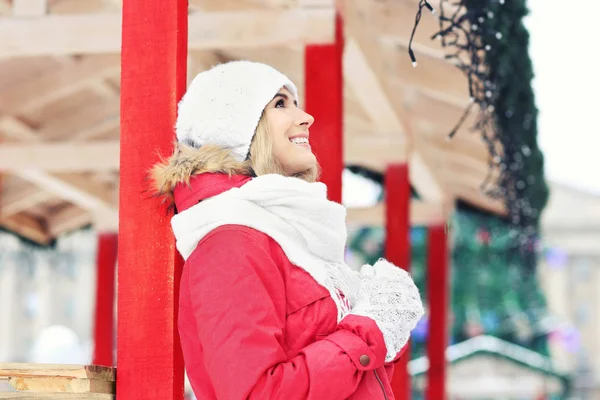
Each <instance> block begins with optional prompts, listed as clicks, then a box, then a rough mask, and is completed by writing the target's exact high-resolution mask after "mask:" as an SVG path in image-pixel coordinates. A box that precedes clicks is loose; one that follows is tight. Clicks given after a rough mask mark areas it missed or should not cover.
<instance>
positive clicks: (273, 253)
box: [174, 174, 394, 400]
mask: <svg viewBox="0 0 600 400" xmlns="http://www.w3.org/2000/svg"><path fill="white" fill-rule="evenodd" d="M249 179H250V178H248V177H243V176H233V177H232V178H229V177H228V175H225V174H201V175H197V176H196V177H194V178H192V183H191V186H190V187H187V186H184V185H181V186H178V187H177V188H176V190H175V193H174V197H175V202H176V205H177V209H178V210H179V211H183V210H185V209H187V208H189V207H191V206H192V205H194V204H196V203H198V201H200V200H202V199H205V198H208V197H211V196H214V195H216V194H219V193H221V192H223V191H226V190H228V189H230V188H232V187H239V186H242V185H243V184H244V183H245V182H247V181H248V180H249ZM336 316H337V309H336V305H335V303H334V301H333V300H332V299H331V297H330V296H329V292H328V291H327V289H325V288H324V287H322V286H320V285H319V284H318V283H317V282H316V281H315V280H314V279H313V278H312V277H311V276H310V275H309V274H308V273H307V272H305V271H304V270H303V269H302V268H299V267H297V266H295V265H293V264H291V263H290V261H289V260H288V259H287V257H286V256H285V254H284V252H283V250H282V249H281V247H280V246H279V245H278V244H277V243H276V242H275V241H274V240H273V239H271V238H270V237H269V236H267V235H265V234H264V233H261V232H259V231H257V230H254V229H251V228H248V227H244V226H239V225H225V226H221V227H219V228H217V229H215V230H214V231H212V232H211V233H209V234H208V235H207V236H205V237H204V238H203V239H202V240H201V241H200V243H199V244H198V246H197V248H196V250H195V251H194V252H193V253H192V254H191V256H190V257H189V258H188V260H187V261H186V263H185V267H184V271H183V277H182V280H181V292H180V304H179V320H178V324H179V333H180V336H181V344H182V348H183V355H184V358H185V365H186V370H187V374H188V377H189V380H190V383H191V385H192V388H193V390H194V393H195V395H196V396H197V397H198V399H202V400H212V399H218V400H242V399H260V400H266V399H284V400H295V399H298V400H300V399H311V400H337V399H340V400H341V399H360V400H369V399H388V400H391V399H393V398H394V395H393V393H392V390H391V387H390V380H391V378H392V374H393V364H392V363H388V364H384V358H385V354H386V348H385V344H384V341H383V335H382V334H381V332H380V331H379V329H378V328H377V326H376V324H375V322H374V321H373V320H372V319H370V318H366V317H362V316H354V315H350V316H348V317H346V318H344V319H343V320H342V321H341V322H340V323H339V324H338V323H337V322H336Z"/></svg>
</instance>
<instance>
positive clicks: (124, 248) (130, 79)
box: [0, 0, 504, 398]
mask: <svg viewBox="0 0 600 400" xmlns="http://www.w3.org/2000/svg"><path fill="white" fill-rule="evenodd" d="M431 3H432V4H433V5H434V6H436V2H435V1H432V2H431ZM417 4H418V1H417V0H382V1H371V0H340V1H338V2H337V3H335V2H334V0H219V1H217V0H190V1H189V9H188V2H187V1H185V0H164V1H154V2H151V1H150V2H149V1H145V2H144V5H143V6H142V4H141V3H139V2H138V1H137V0H12V1H9V0H0V93H1V96H0V140H1V141H2V145H1V146H0V172H2V173H3V175H4V179H3V180H2V186H1V190H0V193H1V196H0V226H2V227H3V228H5V229H8V230H10V231H13V232H15V233H17V234H20V235H21V236H24V237H26V238H29V239H31V240H33V241H36V242H38V243H49V242H51V241H52V239H53V238H55V237H57V236H58V235H60V234H62V233H64V232H67V231H70V230H73V229H77V228H79V227H82V226H85V225H89V224H93V225H95V226H96V228H97V229H98V231H99V232H116V231H117V229H118V227H119V210H120V212H121V214H122V219H121V224H120V228H119V265H120V266H121V267H122V268H120V271H119V280H120V287H119V296H122V297H120V300H121V301H120V302H119V304H120V306H121V305H123V308H120V310H119V315H120V316H126V318H120V321H119V338H120V340H119V345H120V346H121V345H123V346H125V347H126V348H127V349H128V352H127V354H125V352H122V353H121V354H119V355H118V357H119V358H118V365H119V369H120V379H121V382H129V383H124V384H123V385H124V386H123V388H120V390H119V392H120V393H128V392H127V386H128V385H129V387H131V386H132V385H131V383H132V382H134V381H137V382H145V381H148V379H147V377H148V376H149V375H148V374H150V375H152V374H155V375H156V376H160V377H161V378H165V377H167V376H168V377H169V379H170V381H169V382H164V379H163V382H162V383H163V386H162V390H164V393H158V392H156V391H155V390H154V388H149V389H148V390H149V392H150V391H151V392H152V396H158V397H147V398H177V396H178V395H179V394H178V393H177V391H178V390H179V389H178V388H179V387H180V386H181V383H182V381H183V378H182V374H181V371H179V370H178V367H179V366H180V365H181V357H180V353H179V349H178V345H177V333H176V325H175V324H174V320H175V317H176V315H174V314H173V309H174V306H175V305H176V294H177V282H178V271H179V268H180V263H179V261H178V257H177V256H176V255H175V250H174V243H173V239H172V237H170V236H169V232H168V226H167V217H166V216H165V218H164V219H160V217H159V212H157V206H156V204H155V203H152V202H149V201H148V197H149V196H148V194H147V193H146V192H145V191H144V189H145V188H144V186H143V184H144V182H143V175H144V173H145V171H146V170H147V167H149V166H150V165H151V163H152V162H153V161H155V160H154V159H152V158H151V156H150V155H151V154H155V152H156V150H157V149H158V150H159V151H160V152H161V153H162V154H166V153H168V147H169V146H170V144H171V141H172V136H171V134H172V132H170V127H172V126H173V121H174V117H175V114H174V113H175V104H176V101H177V99H178V98H179V96H180V95H181V94H182V92H183V89H184V88H185V77H186V75H187V77H191V76H193V75H195V74H196V73H197V72H199V71H201V70H204V69H206V68H209V67H210V66H212V65H214V64H217V63H219V62H224V61H228V60H234V59H241V58H243V59H250V60H256V61H262V62H266V63H268V64H271V65H273V66H275V67H276V68H278V69H280V70H281V71H283V72H284V73H285V74H287V75H288V76H289V77H290V78H291V79H292V80H293V81H294V82H296V84H297V85H298V87H299V88H301V90H300V92H301V95H303V94H306V99H301V100H303V101H302V104H306V105H307V108H308V109H309V112H311V113H313V114H315V115H316V116H317V125H315V129H319V128H318V123H319V122H318V121H319V120H322V121H323V123H324V126H327V127H329V131H328V135H329V134H331V131H332V130H335V132H336V134H335V141H334V142H333V144H334V145H335V146H336V147H335V148H336V149H337V150H336V151H334V155H339V157H340V158H339V159H338V158H336V159H333V158H331V157H328V158H326V159H323V157H321V163H322V164H324V166H325V167H326V171H325V173H324V174H325V179H326V181H327V183H329V184H330V186H331V191H332V194H333V196H334V197H335V199H336V200H339V197H341V188H340V185H341V177H340V176H339V175H340V172H341V171H340V169H341V166H342V165H343V164H342V162H343V163H345V164H352V165H362V166H365V167H368V168H371V169H374V170H378V171H381V172H383V171H386V169H388V168H389V167H390V166H392V169H390V170H389V171H392V170H393V168H395V167H394V166H396V167H398V168H400V169H403V171H404V175H403V178H401V180H400V181H398V180H394V179H391V180H390V182H396V184H399V185H401V186H402V188H401V189H400V190H401V193H400V194H399V195H400V197H398V199H400V200H399V201H401V202H402V204H403V206H402V207H401V208H400V207H398V206H399V205H398V204H397V203H395V204H393V205H392V204H385V203H381V204H378V205H376V206H374V207H370V208H364V209H350V210H349V213H348V221H349V223H357V224H367V225H379V226H382V225H386V226H388V232H389V233H390V237H396V238H398V239H397V240H398V242H395V240H394V243H391V244H390V246H391V247H390V248H394V247H395V246H398V248H397V254H398V261H396V262H397V263H398V265H400V266H402V267H406V266H407V260H406V259H405V258H404V255H405V254H407V252H408V245H409V243H408V241H407V239H406V237H405V235H406V234H407V232H408V226H409V225H411V224H412V225H426V226H430V227H431V237H432V238H435V243H437V244H436V246H440V247H441V249H442V251H441V253H440V254H442V258H443V255H445V254H447V253H446V251H447V248H446V247H447V239H446V236H445V232H444V228H443V226H444V224H445V223H446V220H447V216H448V213H449V212H450V211H451V209H452V207H453V204H454V201H455V200H456V199H461V200H464V201H466V202H469V203H471V204H473V205H475V206H477V207H480V208H483V209H486V210H489V211H492V212H496V213H503V212H504V209H503V207H502V205H501V204H500V203H499V202H497V201H494V200H491V199H489V198H487V197H485V196H484V195H483V194H482V193H481V192H480V190H479V185H480V184H481V183H482V181H483V180H484V177H485V176H486V174H487V171H488V165H487V157H488V155H487V150H486V148H485V146H484V144H483V142H482V141H481V140H480V139H479V138H478V137H476V136H474V135H472V134H470V133H469V132H466V129H467V127H468V126H469V122H470V121H469V120H467V122H466V124H465V125H464V126H465V130H464V131H461V132H458V134H457V135H456V136H455V138H454V139H453V140H452V141H446V135H447V133H448V132H449V131H450V129H451V128H452V126H453V125H454V124H455V122H456V121H457V120H458V119H459V117H460V116H461V114H462V112H463V110H464V107H465V106H466V105H467V104H468V102H469V99H468V90H467V80H466V78H464V77H463V75H462V73H461V72H460V71H459V70H458V69H456V68H455V67H454V66H453V65H451V64H450V63H448V62H447V61H445V60H444V58H443V56H444V51H443V49H442V48H441V47H440V45H439V43H437V42H433V41H431V40H429V36H430V34H431V33H432V32H434V31H435V30H436V29H437V27H438V25H437V21H436V19H435V17H433V16H432V15H424V17H423V18H422V21H421V25H420V27H419V30H418V32H417V35H416V37H415V42H414V43H413V47H414V50H415V51H416V52H417V53H418V57H419V67H418V68H413V67H412V66H411V63H410V60H409V59H408V55H407V44H408V39H409V36H410V32H411V29H412V27H413V24H414V18H413V17H414V14H415V12H416V9H417ZM438 5H439V4H438ZM188 12H189V14H188ZM156 32H160V35H158V34H156ZM186 39H187V46H185V45H184V44H185V42H186ZM149 44H151V45H149ZM121 46H123V47H122V48H123V53H122V55H121V54H120V51H121ZM145 46H148V47H147V48H146V47H145ZM121 56H122V62H123V64H122V68H121V64H120V60H121ZM182 57H183V58H182ZM322 57H326V59H327V60H328V63H327V68H326V69H327V70H328V71H329V72H327V74H324V75H323V76H320V77H319V76H318V75H317V74H318V73H319V71H322V70H323V68H322V67H323V66H325V64H322V65H319V64H318V63H319V62H322V61H319V60H323V58H322ZM336 57H337V58H336ZM340 59H341V60H340ZM186 67H187V73H186V71H185V70H186ZM329 68H332V69H331V70H329ZM159 72H160V73H159ZM342 78H343V79H342ZM327 79H333V81H331V80H330V81H328V80H327ZM188 80H189V79H188ZM302 88H305V89H306V90H302ZM318 91H321V92H323V93H327V96H328V97H331V99H333V101H334V102H335V103H334V104H333V106H332V107H333V109H332V110H327V109H326V108H324V107H326V106H327V104H325V103H324V102H323V101H320V102H318V103H317V104H315V103H314V101H313V99H314V98H316V96H315V95H311V93H315V92H317V93H318ZM312 96H315V97H314V98H313V97H312ZM340 103H341V104H340ZM120 106H121V111H123V113H121V114H120V112H119V111H120ZM157 115H160V120H158V119H157V118H158V117H156V116H157ZM330 118H332V119H331V120H330ZM150 119H151V120H150ZM336 121H337V122H336ZM342 122H343V124H342ZM341 127H343V129H341ZM321 129H324V128H321ZM340 139H342V141H341V142H340ZM315 140H319V139H315ZM317 147H318V146H317ZM120 151H121V154H119V152H120ZM119 172H120V181H119ZM119 184H121V187H120V190H121V192H120V198H121V202H120V204H119ZM409 184H410V185H412V186H413V187H414V188H415V189H416V191H417V192H418V194H419V197H420V200H419V201H415V200H412V201H410V199H409V198H408V196H409V193H410V191H409V189H410V188H409ZM390 187H391V186H390ZM385 215H387V219H386V217H385ZM150 216H152V217H150ZM154 216H156V219H154ZM393 221H396V222H397V221H399V223H395V222H393ZM394 227H395V228H394ZM151 233H152V234H153V235H154V236H150V235H151ZM151 239H153V240H154V243H160V245H156V244H155V245H154V248H150V247H149V245H148V240H151ZM143 240H145V241H146V243H145V244H144V246H143V247H140V246H139V245H140V244H141V242H142V241H143ZM395 243H398V244H395ZM134 248H135V252H132V251H131V249H134ZM391 251H392V252H393V250H391ZM403 254H404V255H403ZM394 257H395V256H393V255H392V258H394ZM139 260H143V261H144V262H145V264H144V265H145V267H144V269H143V272H144V273H147V274H141V276H143V281H141V282H140V281H139V279H138V278H137V277H134V276H133V275H132V271H134V270H135V269H134V266H136V265H137V264H139V263H140V261H139ZM392 261H394V260H392ZM438 264H439V265H441V266H442V268H445V267H446V262H445V260H442V259H440V260H438ZM157 268H158V269H157ZM121 270H122V271H121ZM136 271H138V272H139V270H136ZM139 276H140V275H138V277H139ZM441 276H445V274H442V275H441ZM134 278H135V279H138V280H137V281H136V280H135V279H134ZM165 278H168V279H165ZM445 283H446V284H447V281H446V282H445ZM442 285H444V282H443V281H442ZM441 293H442V294H441V295H440V298H439V301H435V302H434V303H435V304H436V306H435V307H441V308H438V309H437V311H436V315H439V316H443V315H444V310H445V307H446V304H447V303H446V296H444V291H443V290H442V292H441ZM101 297H102V296H99V298H101ZM151 298H154V299H160V301H158V300H156V301H152V302H151V304H145V305H146V306H148V305H149V307H146V308H145V309H144V308H143V307H137V306H136V305H135V302H136V301H139V299H143V301H149V302H150V301H151V300H150V299H151ZM136 307H137V308H136ZM432 307H434V306H433V305H432ZM151 316H152V317H153V318H154V319H155V320H157V321H162V322H161V323H158V322H157V323H150V322H149V318H150V317H151ZM164 321H167V323H166V325H167V326H166V327H165V324H164ZM140 324H141V325H140ZM140 327H141V328H143V329H145V330H146V331H145V332H146V333H145V334H144V333H143V332H142V333H141V334H142V337H146V336H145V335H150V333H149V332H153V333H152V335H153V338H154V339H153V340H155V342H152V343H147V344H145V345H143V346H142V345H139V343H140V335H139V333H140V332H137V331H136V329H138V330H139V329H140ZM440 327H441V328H442V329H441V331H442V332H443V331H444V329H443V327H445V322H444V323H442V325H441V326H440ZM156 329H158V332H159V334H157V333H158V332H157V331H156ZM435 343H436V344H435V345H432V346H433V347H432V348H435V349H436V351H439V350H440V349H441V348H443V346H444V343H445V336H444V335H442V336H440V338H439V341H436V342H435ZM127 344H129V346H127ZM150 348H152V350H156V349H162V350H161V351H164V354H163V353H161V354H156V355H155V356H156V357H157V358H158V359H160V360H161V361H160V363H158V365H161V366H162V369H161V368H157V369H154V372H152V371H149V370H148V369H149V368H148V367H147V366H146V367H144V365H142V364H140V363H142V362H146V363H147V361H148V359H147V358H136V355H137V356H139V355H141V354H143V355H144V356H147V354H148V353H147V352H145V351H146V350H148V349H150ZM165 357H166V358H165ZM438 361H439V359H438ZM441 362H442V364H443V358H442V359H441ZM153 365H155V364H153ZM153 368H154V367H153ZM440 368H442V370H437V371H438V372H437V373H438V376H439V377H440V379H441V382H442V386H441V389H442V391H443V379H444V378H443V365H441V366H440ZM433 370H435V369H433ZM173 371H175V372H173ZM136 373H139V374H140V378H139V379H138V378H135V377H134V374H136ZM144 374H146V375H144ZM144 376H145V377H144ZM403 385H404V384H402V383H401V384H400V387H403ZM132 390H133V389H132ZM139 394H140V393H138V395H139ZM125 397H126V398H134V397H129V395H125ZM398 398H405V397H398Z"/></svg>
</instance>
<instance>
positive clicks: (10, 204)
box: [0, 185, 54, 217]
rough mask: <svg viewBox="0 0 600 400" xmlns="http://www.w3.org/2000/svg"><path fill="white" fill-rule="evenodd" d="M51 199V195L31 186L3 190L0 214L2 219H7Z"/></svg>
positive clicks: (0, 196)
mask: <svg viewBox="0 0 600 400" xmlns="http://www.w3.org/2000/svg"><path fill="white" fill-rule="evenodd" d="M53 197H54V195H53V194H51V193H49V192H46V191H44V190H40V188H38V187H36V186H31V185H28V186H27V187H25V188H21V187H19V188H17V189H15V190H8V188H3V190H2V191H1V192H0V213H1V214H2V216H3V217H9V216H11V215H15V214H18V213H20V212H21V211H24V210H27V209H28V208H30V207H33V206H35V205H37V204H40V203H43V202H44V201H47V200H49V199H51V198H53Z"/></svg>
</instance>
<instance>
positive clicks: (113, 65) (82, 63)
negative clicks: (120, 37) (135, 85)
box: [0, 23, 121, 114]
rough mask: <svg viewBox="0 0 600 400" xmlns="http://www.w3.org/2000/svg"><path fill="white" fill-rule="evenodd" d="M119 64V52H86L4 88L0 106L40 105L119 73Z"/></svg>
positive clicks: (12, 109)
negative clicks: (67, 62) (72, 60)
mask: <svg viewBox="0 0 600 400" xmlns="http://www.w3.org/2000/svg"><path fill="white" fill-rule="evenodd" d="M0 26H1V23H0ZM1 30H2V28H0V31H1ZM1 48H2V44H1V43H0V49H1ZM0 51H1V50H0ZM120 68H121V66H120V62H119V56H118V55H116V54H102V55H87V56H84V57H82V58H81V59H79V60H77V61H75V62H72V63H69V64H67V65H65V66H63V67H62V68H59V69H56V70H52V71H50V72H47V73H44V74H40V75H39V76H37V77H35V78H34V79H28V80H25V81H23V82H22V83H20V84H19V85H14V86H12V87H10V88H9V89H7V90H6V91H3V93H2V97H1V98H0V106H1V108H2V110H3V111H4V112H5V113H9V114H16V113H19V112H22V111H23V110H29V109H34V108H39V107H41V106H43V105H45V104H48V103H50V102H52V101H55V100H57V99H59V98H62V97H66V96H69V95H70V94H72V93H75V92H76V91H78V90H81V88H82V87H84V86H86V85H88V84H90V83H91V82H94V81H96V80H98V79H103V78H106V77H110V76H115V75H118V74H119V71H120Z"/></svg>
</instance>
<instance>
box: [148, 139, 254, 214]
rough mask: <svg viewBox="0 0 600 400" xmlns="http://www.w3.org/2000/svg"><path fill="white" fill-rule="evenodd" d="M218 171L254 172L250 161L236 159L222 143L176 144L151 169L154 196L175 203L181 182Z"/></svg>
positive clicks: (243, 173) (186, 182) (187, 183)
mask: <svg viewBox="0 0 600 400" xmlns="http://www.w3.org/2000/svg"><path fill="white" fill-rule="evenodd" d="M206 172H213V173H214V172H218V173H224V174H228V175H230V176H231V175H238V174H239V175H252V168H251V167H250V163H249V162H248V161H237V160H236V159H235V157H234V156H233V154H232V153H231V151H229V150H227V149H224V148H222V147H220V146H214V145H205V146H202V147H200V148H199V149H196V148H194V147H190V146H187V145H185V144H182V143H176V144H175V151H174V152H173V154H172V155H171V156H170V157H169V158H168V159H165V158H162V157H161V160H160V161H159V162H158V163H156V164H155V165H154V166H153V167H152V169H151V170H150V172H149V178H150V180H151V181H152V187H153V189H154V192H155V196H157V197H163V198H165V201H168V202H170V203H171V204H172V203H173V190H174V189H175V187H176V186H177V185H178V184H186V185H189V184H190V179H191V178H192V177H193V176H195V175H198V174H203V173H206Z"/></svg>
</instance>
